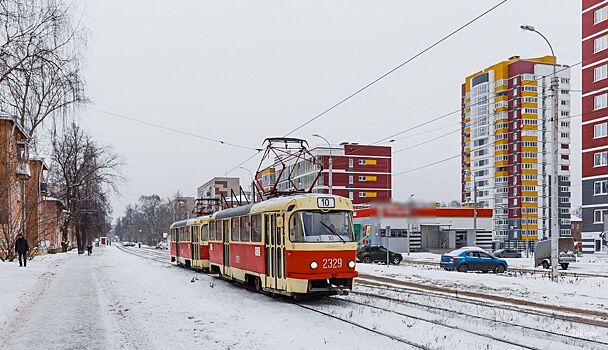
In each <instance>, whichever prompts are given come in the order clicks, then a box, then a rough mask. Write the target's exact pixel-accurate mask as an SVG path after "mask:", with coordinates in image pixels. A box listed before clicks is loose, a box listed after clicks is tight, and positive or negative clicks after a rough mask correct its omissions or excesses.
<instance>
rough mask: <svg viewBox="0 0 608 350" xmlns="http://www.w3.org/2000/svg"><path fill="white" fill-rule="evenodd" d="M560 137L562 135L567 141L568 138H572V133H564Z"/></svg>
mask: <svg viewBox="0 0 608 350" xmlns="http://www.w3.org/2000/svg"><path fill="white" fill-rule="evenodd" d="M560 135H561V137H562V138H565V139H567V138H568V137H570V133H569V132H562V133H560Z"/></svg>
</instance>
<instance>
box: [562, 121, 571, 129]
mask: <svg viewBox="0 0 608 350" xmlns="http://www.w3.org/2000/svg"><path fill="white" fill-rule="evenodd" d="M560 125H561V126H562V127H564V128H569V127H570V122H561V123H560Z"/></svg>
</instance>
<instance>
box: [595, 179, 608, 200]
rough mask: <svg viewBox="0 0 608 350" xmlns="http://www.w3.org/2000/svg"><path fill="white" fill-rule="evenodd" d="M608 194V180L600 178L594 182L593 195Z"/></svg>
mask: <svg viewBox="0 0 608 350" xmlns="http://www.w3.org/2000/svg"><path fill="white" fill-rule="evenodd" d="M607 194H608V180H600V181H594V182H593V195H594V196H604V195H607Z"/></svg>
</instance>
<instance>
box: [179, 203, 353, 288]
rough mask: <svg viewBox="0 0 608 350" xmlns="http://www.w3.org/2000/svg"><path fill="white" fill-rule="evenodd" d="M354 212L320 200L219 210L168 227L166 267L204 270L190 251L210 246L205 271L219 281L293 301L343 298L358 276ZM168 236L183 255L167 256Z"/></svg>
mask: <svg viewBox="0 0 608 350" xmlns="http://www.w3.org/2000/svg"><path fill="white" fill-rule="evenodd" d="M352 212H353V209H352V203H351V201H350V200H349V199H347V198H344V197H340V196H331V195H321V194H301V195H294V196H287V197H278V198H273V199H268V200H265V201H263V202H259V203H253V204H249V205H245V206H240V207H236V208H231V209H224V210H220V211H218V212H215V213H214V214H212V215H210V216H203V217H199V218H197V219H191V220H189V221H180V222H176V223H174V224H173V225H172V226H171V238H172V242H171V243H172V248H171V256H172V258H171V260H172V261H176V262H177V263H178V264H180V265H183V266H187V267H188V266H192V267H197V268H198V267H199V266H201V267H202V268H205V269H206V266H205V265H204V263H205V259H204V255H203V253H202V252H203V250H202V249H200V248H199V249H196V246H197V245H198V246H199V247H202V246H205V245H207V244H208V254H209V255H208V259H209V260H208V266H209V269H210V271H211V272H215V273H219V274H220V275H221V276H222V277H223V278H225V279H229V280H235V281H238V282H241V283H244V284H249V285H252V286H255V287H256V289H258V290H263V291H267V292H272V293H277V294H285V295H291V296H298V295H302V294H339V293H344V292H346V291H347V290H350V289H351V288H352V285H353V279H354V278H355V277H356V276H357V272H356V271H355V259H356V254H357V243H356V242H355V241H354V237H353V225H352ZM189 227H198V228H195V229H192V228H190V229H188V228H189ZM182 229H183V230H182ZM180 230H182V231H183V232H187V233H189V235H187V234H186V235H182V236H180V234H179V233H180ZM174 234H175V235H176V236H175V237H176V238H177V239H179V241H177V243H176V244H175V246H178V247H189V248H190V250H189V251H187V248H184V250H186V251H184V250H182V249H180V250H177V251H174V250H173V246H174V242H173V238H174ZM182 239H183V240H182ZM182 244H184V245H183V246H182ZM187 244H190V245H189V246H188V245H187ZM193 251H194V252H195V253H194V257H193V255H192V254H193V253H192V252H193ZM197 251H200V252H201V253H200V256H199V259H195V258H196V252H197ZM187 254H190V255H189V256H188V257H186V255H187ZM198 260H200V264H201V265H198V264H199V262H198Z"/></svg>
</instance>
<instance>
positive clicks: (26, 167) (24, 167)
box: [15, 161, 32, 179]
mask: <svg viewBox="0 0 608 350" xmlns="http://www.w3.org/2000/svg"><path fill="white" fill-rule="evenodd" d="M15 172H16V173H17V177H19V178H20V179H29V178H30V177H31V176H32V173H31V171H30V164H29V163H28V162H23V161H19V162H17V169H16V170H15Z"/></svg>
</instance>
